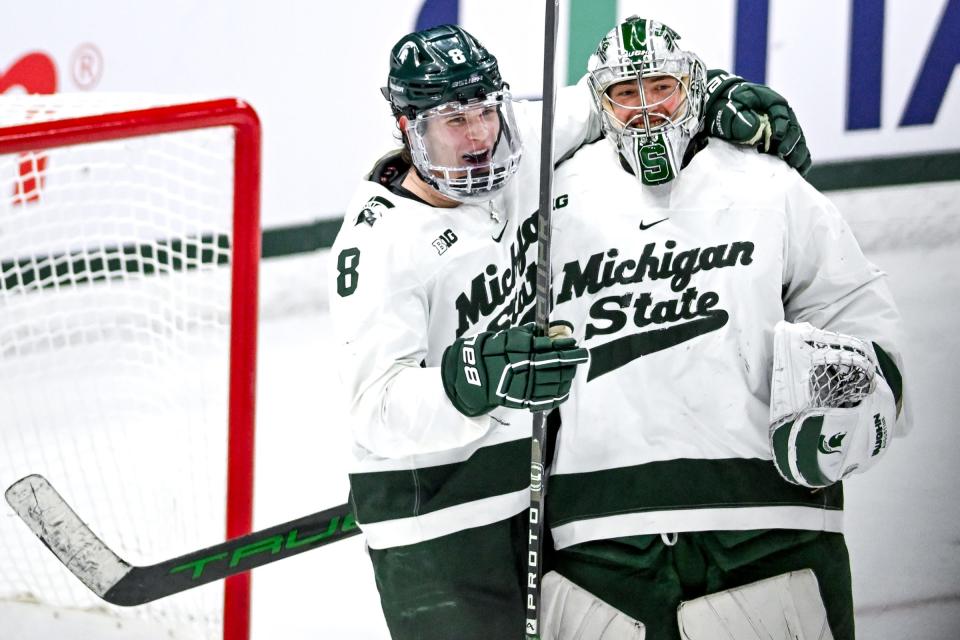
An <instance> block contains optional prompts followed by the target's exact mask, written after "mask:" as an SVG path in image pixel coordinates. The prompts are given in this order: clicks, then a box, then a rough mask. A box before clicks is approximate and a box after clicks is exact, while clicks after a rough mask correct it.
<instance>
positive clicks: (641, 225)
mask: <svg viewBox="0 0 960 640" xmlns="http://www.w3.org/2000/svg"><path fill="white" fill-rule="evenodd" d="M669 219H670V218H661V219H660V220H657V221H656V222H651V223H650V224H643V220H641V221H640V231H646V230H647V229H649V228H650V227H652V226H654V225H658V224H660V223H661V222H663V221H664V220H669Z"/></svg>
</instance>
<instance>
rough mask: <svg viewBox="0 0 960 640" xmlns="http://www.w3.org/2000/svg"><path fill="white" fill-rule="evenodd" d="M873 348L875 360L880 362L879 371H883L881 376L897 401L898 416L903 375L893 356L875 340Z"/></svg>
mask: <svg viewBox="0 0 960 640" xmlns="http://www.w3.org/2000/svg"><path fill="white" fill-rule="evenodd" d="M873 350H874V351H875V352H876V354H877V362H879V363H880V371H882V372H883V377H884V378H885V379H886V381H887V384H889V385H890V389H891V390H892V391H893V399H894V401H896V403H897V415H898V416H899V415H900V409H901V408H902V406H903V404H902V402H903V401H902V396H903V377H902V376H901V375H900V369H898V368H897V365H896V363H894V361H893V358H891V357H890V355H889V354H888V353H887V352H886V351H884V350H883V348H882V347H881V346H880V345H878V344H877V343H876V342H874V343H873Z"/></svg>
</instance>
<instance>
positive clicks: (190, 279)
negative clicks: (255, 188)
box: [0, 96, 256, 638]
mask: <svg viewBox="0 0 960 640" xmlns="http://www.w3.org/2000/svg"><path fill="white" fill-rule="evenodd" d="M52 98H56V99H58V101H59V102H57V103H53V102H50V100H51V99H52ZM44 99H45V100H46V101H47V102H38V99H37V98H31V97H25V96H24V97H19V98H16V97H14V98H8V97H2V98H0V136H2V135H3V131H4V129H3V127H6V126H9V125H11V124H16V123H17V122H18V121H19V122H37V121H40V120H48V121H51V127H56V123H55V122H54V120H55V119H56V118H60V117H64V116H68V117H69V116H78V115H88V114H93V113H103V112H107V111H110V110H118V109H119V110H123V109H129V108H135V107H136V108H140V107H146V106H151V105H152V104H155V103H157V100H156V99H151V98H149V97H144V96H133V97H125V98H122V99H119V100H118V99H117V98H115V97H114V98H111V99H109V104H110V107H109V108H105V106H104V100H103V99H89V98H87V99H80V100H73V101H71V99H69V98H64V99H62V100H61V99H60V98H59V97H56V96H46V97H44V98H40V100H41V101H42V100H44ZM233 141H234V130H233V128H232V127H226V126H222V127H215V128H202V129H197V130H190V131H184V132H178V133H164V134H159V135H143V136H137V137H132V138H124V139H119V140H111V141H105V142H95V143H90V144H76V145H73V146H68V147H62V148H53V149H42V148H41V149H38V150H35V151H26V152H23V151H17V152H13V153H10V152H8V151H6V150H5V148H4V147H3V146H2V142H0V485H2V486H0V489H4V488H6V486H8V485H9V484H10V483H11V482H13V481H14V480H16V479H18V478H20V477H22V476H24V475H27V474H29V473H40V474H42V475H45V476H47V477H48V478H49V479H50V481H51V482H52V483H53V485H54V486H55V487H57V489H58V490H59V491H60V493H61V494H62V495H63V496H64V498H65V499H66V500H67V501H68V502H70V503H71V504H72V505H73V506H74V508H75V509H76V511H77V512H78V514H79V515H80V517H81V518H83V519H84V520H86V521H87V523H88V524H89V525H90V526H91V528H92V529H93V530H94V531H95V532H96V533H97V534H98V535H99V536H100V537H101V538H102V539H103V540H104V541H105V542H106V543H107V544H108V545H109V546H110V547H112V548H113V549H115V550H116V551H117V552H118V553H119V554H120V555H121V556H122V557H124V558H125V559H126V560H127V561H129V562H131V563H133V564H152V563H154V562H158V561H161V560H165V559H168V558H171V557H174V556H176V555H180V554H182V553H185V552H188V551H191V550H194V549H196V548H200V547H203V546H206V545H210V544H214V543H216V542H219V541H221V540H223V538H224V532H225V521H226V477H227V471H226V469H227V457H228V452H227V435H228V389H229V382H230V377H231V371H230V366H229V365H230V350H229V348H230V325H231V256H232V253H233V242H232V237H233V226H232V225H233V198H234V194H233V181H234V180H233V178H234V175H233V171H234V142H233ZM238 293H239V295H249V296H252V298H253V299H252V304H254V305H255V304H256V291H249V292H248V291H244V292H238ZM4 600H5V601H8V602H9V601H16V602H21V603H24V602H25V603H32V604H37V605H38V606H42V607H49V608H50V609H51V610H52V611H57V610H60V611H71V612H77V611H88V612H95V613H97V614H104V615H107V616H111V617H116V620H117V622H116V629H117V630H118V637H132V635H133V633H134V632H133V629H134V627H146V628H153V629H155V630H156V632H157V637H165V638H170V637H177V638H179V637H192V638H193V637H203V638H214V637H218V636H220V635H222V632H221V627H222V619H221V618H222V608H223V602H222V601H223V586H222V584H221V583H215V584H213V585H209V586H206V587H202V588H199V589H195V590H193V591H191V592H187V593H185V594H180V595H178V596H173V597H171V598H168V599H165V600H161V601H158V602H156V603H153V604H150V605H146V606H144V607H137V608H135V609H122V608H118V607H113V606H111V605H107V604H106V603H104V602H103V601H101V600H99V599H98V598H97V597H96V596H94V595H92V594H91V593H90V592H89V591H87V589H86V588H85V587H83V586H82V585H81V584H80V582H79V581H78V580H76V579H75V578H74V577H73V576H72V575H71V574H70V573H69V572H68V571H67V570H66V569H65V568H64V567H63V566H61V565H60V564H59V562H58V561H57V560H56V559H55V558H54V557H53V555H52V554H51V553H50V552H49V551H47V549H45V548H44V547H43V545H42V544H41V543H40V542H39V541H38V540H37V539H36V538H34V537H33V535H32V534H31V533H30V532H29V530H28V529H27V528H26V526H24V525H23V523H21V522H20V521H19V520H18V519H17V518H16V516H15V515H14V514H13V512H12V510H10V509H9V507H7V505H6V504H5V503H3V504H2V508H0V601H4ZM3 617H6V616H3ZM54 617H57V618H62V619H64V620H67V619H69V616H60V615H58V616H54ZM30 625H31V626H35V625H36V623H34V622H31V623H30ZM56 634H57V632H52V633H49V634H48V635H46V636H43V637H65V636H62V635H59V636H57V635H56ZM138 637H139V636H138Z"/></svg>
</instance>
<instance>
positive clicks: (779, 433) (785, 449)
mask: <svg viewBox="0 0 960 640" xmlns="http://www.w3.org/2000/svg"><path fill="white" fill-rule="evenodd" d="M791 431H793V420H791V421H790V422H787V423H785V424H783V425H782V426H780V427H779V428H778V429H777V430H776V431H774V432H773V442H772V444H773V455H774V457H775V458H776V463H777V468H778V469H780V473H782V474H783V475H784V476H786V477H787V478H788V479H789V480H791V481H793V482H796V483H797V484H800V480H799V479H797V478H795V477H794V475H793V471H792V470H791V469H790V432H791Z"/></svg>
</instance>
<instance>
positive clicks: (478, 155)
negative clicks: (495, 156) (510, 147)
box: [462, 149, 490, 165]
mask: <svg viewBox="0 0 960 640" xmlns="http://www.w3.org/2000/svg"><path fill="white" fill-rule="evenodd" d="M462 158H463V160H464V161H465V162H466V163H467V164H473V165H479V164H487V163H489V162H490V151H489V150H487V149H482V150H480V151H470V152H468V153H465V154H463V156H462Z"/></svg>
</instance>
